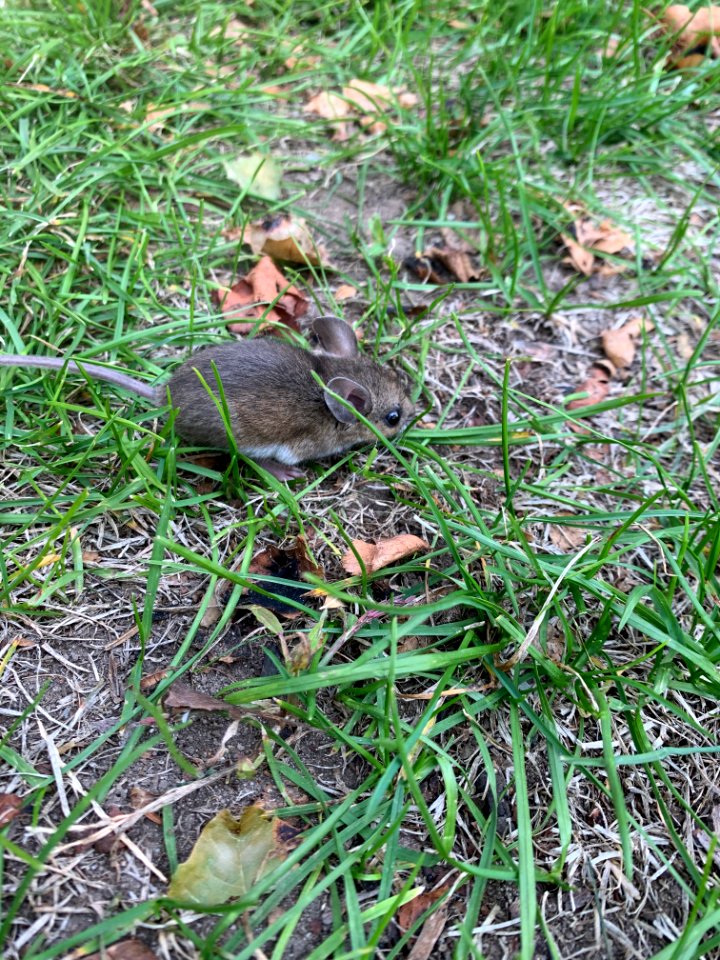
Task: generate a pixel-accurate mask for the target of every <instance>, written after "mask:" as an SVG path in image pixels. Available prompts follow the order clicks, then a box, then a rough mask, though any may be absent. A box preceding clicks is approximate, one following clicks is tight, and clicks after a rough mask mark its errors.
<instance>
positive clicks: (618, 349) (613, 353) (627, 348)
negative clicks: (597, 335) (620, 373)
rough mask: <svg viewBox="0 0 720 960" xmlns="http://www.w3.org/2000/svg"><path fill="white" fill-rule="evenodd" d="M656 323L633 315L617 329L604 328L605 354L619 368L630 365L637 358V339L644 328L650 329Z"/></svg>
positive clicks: (603, 343)
mask: <svg viewBox="0 0 720 960" xmlns="http://www.w3.org/2000/svg"><path fill="white" fill-rule="evenodd" d="M653 326H654V324H653V323H652V321H651V320H646V319H645V318H644V317H632V318H631V319H630V320H628V321H627V323H624V324H623V325H622V327H619V328H618V329H617V330H604V331H603V334H602V345H603V350H604V351H605V356H606V357H607V358H608V360H610V362H611V363H612V364H613V365H614V366H616V367H617V368H618V369H619V370H622V369H624V368H625V367H629V366H630V364H631V363H632V362H633V360H634V359H635V347H636V343H637V340H638V339H639V338H640V337H641V336H642V332H643V330H647V331H650V330H652V329H653Z"/></svg>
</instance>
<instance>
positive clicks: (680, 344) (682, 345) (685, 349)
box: [675, 332, 695, 360]
mask: <svg viewBox="0 0 720 960" xmlns="http://www.w3.org/2000/svg"><path fill="white" fill-rule="evenodd" d="M675 349H676V350H677V353H678V356H679V357H680V358H681V359H682V360H689V359H690V358H691V357H692V355H693V353H695V348H694V347H693V345H692V343H691V342H690V337H689V336H688V335H687V333H684V332H683V333H679V334H678V335H677V338H676V340H675Z"/></svg>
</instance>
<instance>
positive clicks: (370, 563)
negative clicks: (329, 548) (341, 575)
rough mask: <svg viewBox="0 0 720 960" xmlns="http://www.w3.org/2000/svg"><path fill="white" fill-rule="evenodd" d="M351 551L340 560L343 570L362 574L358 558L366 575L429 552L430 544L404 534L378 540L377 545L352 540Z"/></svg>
mask: <svg viewBox="0 0 720 960" xmlns="http://www.w3.org/2000/svg"><path fill="white" fill-rule="evenodd" d="M352 545H353V548H354V549H353V550H348V551H347V553H345V554H344V556H343V558H342V566H343V570H347V572H348V573H350V574H353V575H355V576H357V575H359V574H360V573H361V572H362V567H361V566H360V563H359V562H358V556H359V557H360V559H361V560H362V564H363V566H364V567H365V570H367V572H368V573H376V572H377V571H378V570H383V569H384V568H385V567H389V566H390V564H392V563H396V562H397V561H398V560H404V559H405V557H409V556H412V554H414V553H418V552H419V551H420V550H429V549H430V544H429V543H426V542H425V541H424V540H421V539H420V537H415V536H413V535H412V534H411V533H404V534H401V535H400V536H398V537H390V538H389V539H387V540H378V542H377V543H367V542H366V541H365V540H353V542H352Z"/></svg>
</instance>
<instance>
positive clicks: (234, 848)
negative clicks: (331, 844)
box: [168, 805, 297, 904]
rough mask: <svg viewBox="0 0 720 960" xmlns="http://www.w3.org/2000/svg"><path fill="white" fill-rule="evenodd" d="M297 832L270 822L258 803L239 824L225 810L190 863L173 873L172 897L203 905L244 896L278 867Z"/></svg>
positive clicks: (281, 823)
mask: <svg viewBox="0 0 720 960" xmlns="http://www.w3.org/2000/svg"><path fill="white" fill-rule="evenodd" d="M296 838H297V831H296V830H295V829H294V828H293V827H291V826H290V824H288V823H285V822H284V821H282V820H280V819H279V818H277V817H276V818H273V819H270V817H269V816H268V815H267V813H266V812H265V810H263V808H262V807H260V806H258V805H253V806H250V807H246V808H245V810H244V811H243V813H242V815H241V817H240V819H239V820H236V819H235V817H233V816H232V815H231V813H230V811H229V810H221V811H220V813H218V814H217V816H215V817H213V819H212V820H210V822H209V823H206V824H205V826H204V827H203V829H202V832H201V833H200V836H199V837H198V839H197V841H196V842H195V846H194V847H193V849H192V851H191V853H190V856H189V857H188V859H187V860H186V861H185V862H184V863H181V864H180V866H179V867H178V868H177V870H176V871H175V873H174V874H173V878H172V880H171V882H170V886H169V888H168V896H169V897H172V898H173V899H175V900H185V901H188V902H191V903H199V904H221V903H227V902H228V900H231V899H234V898H236V897H243V896H246V895H247V894H248V893H250V891H251V890H252V888H253V886H254V885H255V884H256V883H257V881H258V880H260V879H261V878H262V877H264V876H265V875H266V874H267V873H269V872H270V871H271V870H273V869H274V868H275V867H277V866H279V864H281V863H282V862H283V860H285V859H286V858H287V856H288V854H289V853H290V852H291V850H292V849H293V847H294V846H295V844H296Z"/></svg>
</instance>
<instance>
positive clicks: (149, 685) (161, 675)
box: [140, 668, 168, 691]
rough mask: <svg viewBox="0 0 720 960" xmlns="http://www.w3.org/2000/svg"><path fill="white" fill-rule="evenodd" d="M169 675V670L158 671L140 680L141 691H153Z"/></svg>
mask: <svg viewBox="0 0 720 960" xmlns="http://www.w3.org/2000/svg"><path fill="white" fill-rule="evenodd" d="M167 675H168V670H167V668H165V669H164V670H156V671H155V672H154V673H148V674H147V675H146V676H144V677H142V679H141V680H140V689H141V690H143V691H144V690H152V689H153V688H154V687H156V686H157V685H158V684H159V683H160V681H161V680H164V679H165V677H166V676H167Z"/></svg>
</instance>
